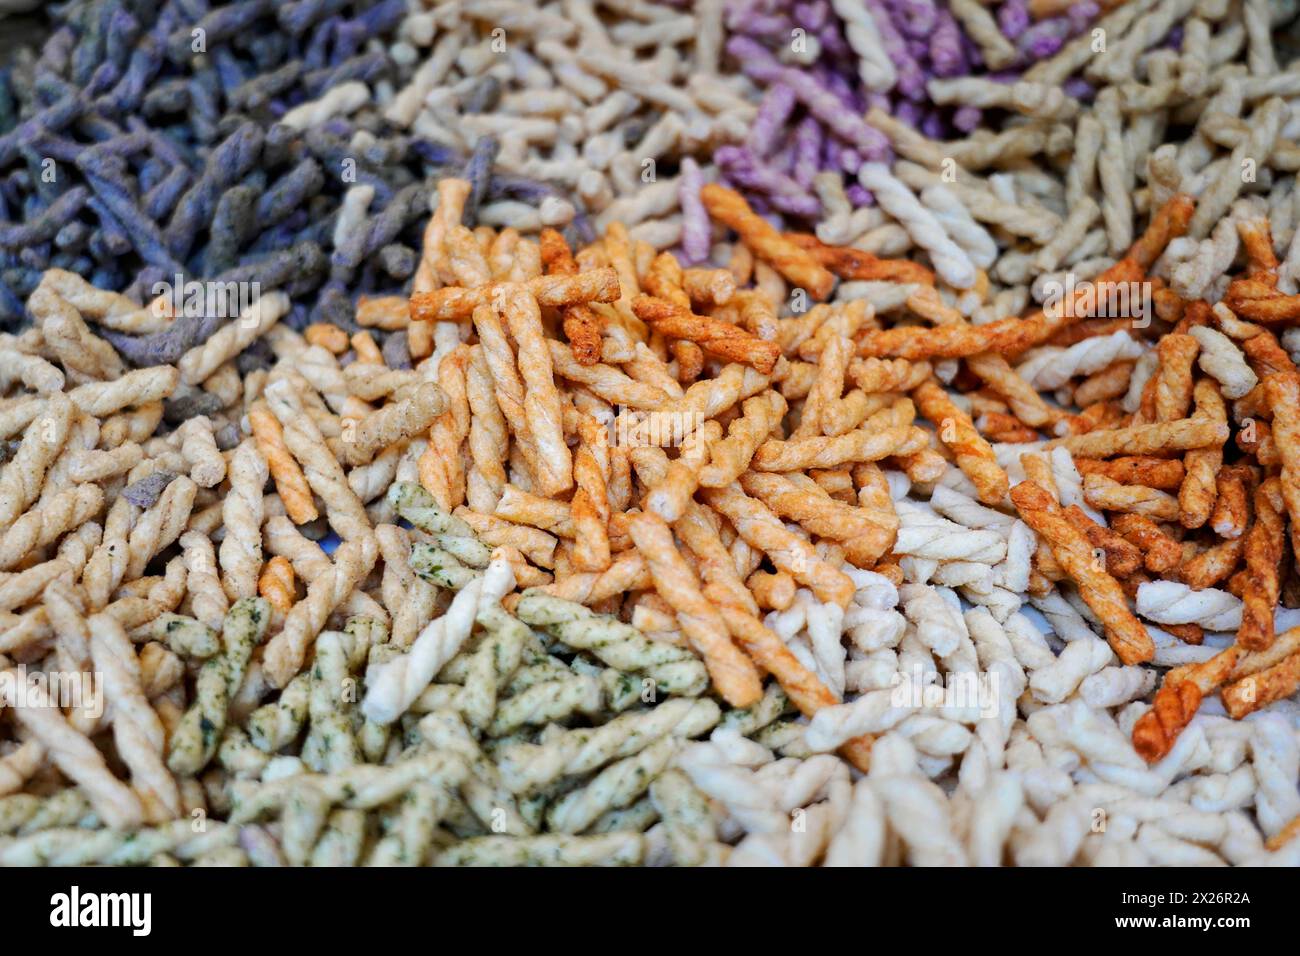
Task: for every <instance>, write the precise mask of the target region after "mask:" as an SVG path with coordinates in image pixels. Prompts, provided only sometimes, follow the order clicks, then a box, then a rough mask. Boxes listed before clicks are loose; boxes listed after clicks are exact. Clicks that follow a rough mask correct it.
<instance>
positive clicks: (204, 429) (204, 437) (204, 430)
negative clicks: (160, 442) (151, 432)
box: [176, 415, 226, 488]
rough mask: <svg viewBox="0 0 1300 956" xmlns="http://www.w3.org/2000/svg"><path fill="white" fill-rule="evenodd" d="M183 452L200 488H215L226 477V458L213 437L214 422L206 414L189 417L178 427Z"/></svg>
mask: <svg viewBox="0 0 1300 956" xmlns="http://www.w3.org/2000/svg"><path fill="white" fill-rule="evenodd" d="M176 438H177V440H179V441H180V444H181V454H182V455H183V456H184V457H185V461H186V463H187V464H188V465H189V466H190V478H191V480H193V482H194V483H195V484H196V485H198V486H199V487H200V488H215V487H216V486H217V485H219V484H221V481H222V479H224V478H225V477H226V460H225V459H224V458H222V457H221V452H220V451H218V450H217V442H216V439H214V438H213V437H212V422H211V420H210V419H209V418H208V417H207V416H206V415H199V416H198V417H197V418H188V419H186V420H185V421H184V422H182V423H181V426H180V427H179V428H177V429H176Z"/></svg>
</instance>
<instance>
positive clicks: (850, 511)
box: [740, 471, 898, 567]
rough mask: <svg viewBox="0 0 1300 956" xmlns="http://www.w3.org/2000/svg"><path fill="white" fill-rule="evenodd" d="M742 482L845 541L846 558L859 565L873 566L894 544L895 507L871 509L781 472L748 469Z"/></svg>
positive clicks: (787, 513)
mask: <svg viewBox="0 0 1300 956" xmlns="http://www.w3.org/2000/svg"><path fill="white" fill-rule="evenodd" d="M800 477H801V476H800ZM740 486H741V487H742V488H744V489H745V492H746V493H747V494H750V495H753V496H754V497H756V498H758V499H759V500H760V501H762V502H763V503H764V504H765V505H767V506H768V507H769V508H771V509H772V510H773V511H775V512H776V513H777V514H778V515H780V516H781V517H783V518H789V519H791V520H793V521H797V522H799V524H801V525H803V526H804V527H805V528H807V529H808V531H809V532H811V533H812V534H815V535H818V536H819V537H823V538H830V539H831V540H834V541H838V542H840V543H841V544H843V546H844V557H845V559H846V560H848V561H849V562H851V563H852V564H855V565H857V566H858V567H871V566H873V565H874V564H875V563H876V562H877V561H879V560H880V558H881V556H882V555H883V554H884V553H885V552H886V551H888V550H889V549H890V547H892V546H893V543H894V536H895V534H896V533H897V531H898V517H897V515H895V514H894V513H893V510H892V508H891V509H890V510H888V511H869V510H868V509H866V508H863V507H854V506H852V505H847V504H845V503H844V502H842V501H837V500H836V499H834V498H831V497H829V496H828V495H827V494H826V493H825V492H823V491H822V490H821V489H820V488H818V487H817V486H816V484H815V483H814V482H812V481H811V479H807V480H806V481H799V480H797V479H796V478H792V477H787V476H785V475H779V474H771V473H765V472H753V471H751V472H747V473H746V474H744V475H742V476H741V478H740Z"/></svg>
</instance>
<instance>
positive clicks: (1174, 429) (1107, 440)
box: [1043, 418, 1228, 458]
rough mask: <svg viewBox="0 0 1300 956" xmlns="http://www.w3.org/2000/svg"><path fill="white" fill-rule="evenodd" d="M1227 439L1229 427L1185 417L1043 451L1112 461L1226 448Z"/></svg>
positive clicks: (1064, 441) (1074, 439)
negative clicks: (1061, 450)
mask: <svg viewBox="0 0 1300 956" xmlns="http://www.w3.org/2000/svg"><path fill="white" fill-rule="evenodd" d="M1227 440H1228V426H1227V425H1226V424H1224V423H1222V422H1214V421H1210V420H1208V419H1202V418H1183V419H1179V420H1178V421H1172V422H1156V423H1154V424H1148V425H1130V426H1128V427H1125V428H1102V429H1097V430H1096V431H1091V432H1087V433H1085V434H1082V435H1071V436H1070V437H1068V438H1057V439H1054V440H1052V441H1049V442H1048V443H1047V444H1046V445H1044V446H1043V449H1044V450H1045V451H1050V450H1052V449H1053V448H1064V449H1065V450H1066V451H1068V452H1069V453H1070V454H1071V455H1074V456H1075V457H1078V458H1109V457H1111V456H1112V455H1151V454H1155V453H1157V452H1162V451H1185V450H1188V449H1193V448H1207V447H1210V446H1213V445H1222V444H1223V443H1224V442H1225V441H1227Z"/></svg>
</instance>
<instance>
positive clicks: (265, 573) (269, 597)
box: [257, 554, 294, 614]
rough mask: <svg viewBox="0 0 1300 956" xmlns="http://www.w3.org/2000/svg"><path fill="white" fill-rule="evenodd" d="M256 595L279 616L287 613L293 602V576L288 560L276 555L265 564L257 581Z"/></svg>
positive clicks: (291, 566)
mask: <svg viewBox="0 0 1300 956" xmlns="http://www.w3.org/2000/svg"><path fill="white" fill-rule="evenodd" d="M257 593H258V595H259V596H260V597H262V598H265V600H266V603H267V604H269V605H271V607H272V608H274V609H275V610H277V611H279V612H280V613H281V614H288V613H289V610H290V609H291V608H292V607H293V601H294V576H293V565H292V564H290V563H289V559H288V558H286V557H284V556H283V555H279V554H277V555H276V556H275V557H273V558H271V560H269V561H267V562H266V564H265V565H264V566H263V568H262V575H261V577H259V578H258V579H257Z"/></svg>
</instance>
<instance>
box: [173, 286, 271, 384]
mask: <svg viewBox="0 0 1300 956" xmlns="http://www.w3.org/2000/svg"><path fill="white" fill-rule="evenodd" d="M288 312H289V297H288V296H287V295H285V294H284V293H283V292H270V293H268V294H266V295H264V296H261V297H259V298H258V300H257V301H256V302H254V303H253V304H252V305H250V306H249V307H248V308H247V309H245V310H244V311H243V312H241V313H240V315H239V319H238V320H237V321H235V322H230V323H228V324H227V325H225V326H223V327H222V328H220V329H218V330H217V332H216V334H215V335H213V336H212V337H211V338H210V339H208V340H207V341H206V342H204V343H203V344H202V345H198V346H195V347H194V348H192V349H190V350H189V351H188V352H186V353H185V354H184V355H182V356H181V357H180V360H179V361H177V363H176V367H177V369H179V370H180V373H181V381H183V382H184V383H185V384H186V385H198V384H200V383H201V382H203V380H204V379H206V378H207V377H208V376H210V375H211V374H212V373H213V372H215V371H216V370H217V369H218V368H220V367H221V366H222V365H225V364H226V363H227V362H229V361H230V360H231V359H233V358H235V357H236V356H237V355H239V353H240V352H242V351H244V349H246V348H248V347H249V346H250V345H252V344H253V342H255V341H257V339H259V338H261V337H262V336H263V335H264V334H265V333H266V330H267V329H269V328H271V326H273V325H275V323H276V322H278V321H280V319H281V318H283V317H284V316H285V315H287V314H288Z"/></svg>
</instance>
